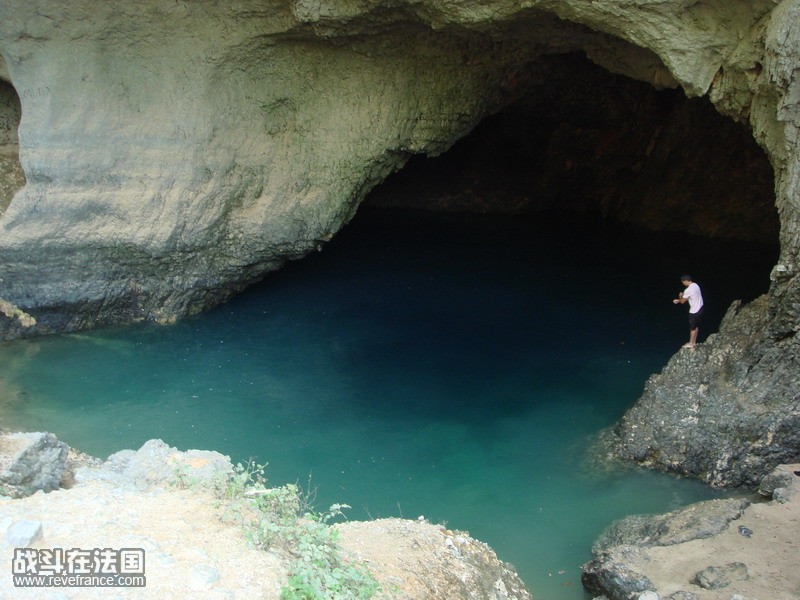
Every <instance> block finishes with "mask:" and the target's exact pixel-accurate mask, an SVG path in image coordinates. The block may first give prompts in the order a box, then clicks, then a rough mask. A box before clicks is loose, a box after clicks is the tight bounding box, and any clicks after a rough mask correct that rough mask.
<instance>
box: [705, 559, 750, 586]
mask: <svg viewBox="0 0 800 600" xmlns="http://www.w3.org/2000/svg"><path fill="white" fill-rule="evenodd" d="M749 577H750V575H749V573H748V571H747V565H745V564H744V563H741V562H732V563H728V564H726V565H723V566H719V567H717V566H710V567H706V568H705V569H703V570H702V571H700V572H699V573H697V574H696V575H695V576H694V579H692V583H695V584H697V585H699V586H700V587H701V588H704V589H706V590H720V589H722V588H726V587H728V586H729V585H730V584H731V583H733V582H734V581H742V580H745V579H748V578H749Z"/></svg>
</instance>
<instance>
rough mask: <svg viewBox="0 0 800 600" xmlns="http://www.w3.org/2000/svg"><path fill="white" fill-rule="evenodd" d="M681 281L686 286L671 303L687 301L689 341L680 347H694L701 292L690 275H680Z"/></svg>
mask: <svg viewBox="0 0 800 600" xmlns="http://www.w3.org/2000/svg"><path fill="white" fill-rule="evenodd" d="M681 283H682V284H683V285H684V286H686V289H685V290H684V291H682V292H679V293H678V297H677V298H676V299H675V300H673V301H672V303H673V304H686V303H687V302H688V303H689V341H688V342H687V343H686V344H684V345H683V346H681V347H682V348H694V347H695V346H696V345H697V332H698V330H699V329H698V328H699V327H700V319H701V318H702V316H703V294H702V293H701V292H700V286H699V285H697V284H696V283H694V282H693V281H692V276H691V275H681Z"/></svg>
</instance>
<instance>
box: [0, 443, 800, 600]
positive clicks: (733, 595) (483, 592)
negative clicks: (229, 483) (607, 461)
mask: <svg viewBox="0 0 800 600" xmlns="http://www.w3.org/2000/svg"><path fill="white" fill-rule="evenodd" d="M235 473H236V468H235V467H234V466H233V465H232V464H231V462H230V460H229V459H228V458H227V457H225V456H223V455H221V454H219V453H217V452H212V451H203V450H188V451H186V452H180V451H178V450H176V449H174V448H170V447H169V446H167V445H166V444H165V443H164V442H162V441H160V440H150V441H149V442H147V443H145V444H144V445H143V446H142V448H140V449H139V450H137V451H133V450H123V451H121V452H118V453H116V454H114V455H112V456H110V457H109V458H108V459H107V460H106V461H100V460H98V459H96V458H92V457H88V456H86V455H82V454H80V453H77V452H75V451H74V450H72V449H70V448H69V447H68V446H66V444H64V443H63V442H60V441H59V440H57V439H56V438H55V436H53V435H52V434H49V433H4V434H0V539H2V541H3V543H2V547H0V562H2V563H3V564H6V565H8V564H11V561H12V560H13V551H14V548H18V547H30V548H37V549H46V548H74V547H80V548H122V547H128V548H130V547H134V548H142V549H143V550H144V551H145V553H146V555H147V557H148V562H147V585H146V587H145V588H144V589H142V588H138V589H134V588H129V589H126V588H114V589H113V590H112V591H113V593H112V594H110V595H109V590H104V589H102V588H81V591H80V597H81V598H107V597H111V596H113V597H115V598H180V597H186V594H190V595H193V597H203V598H220V599H222V598H279V597H282V596H281V592H282V590H283V589H284V588H285V586H286V583H287V581H288V580H289V578H290V575H291V569H292V566H291V556H290V554H291V552H287V551H286V550H285V549H283V550H281V548H280V547H279V545H278V546H276V547H275V548H267V549H266V550H264V549H261V548H259V547H257V544H254V542H253V539H252V537H251V538H250V539H249V541H248V539H247V537H246V535H245V534H246V533H247V532H246V528H243V522H242V519H241V518H240V519H231V518H229V514H228V513H230V504H227V505H226V503H225V501H223V500H221V497H220V495H219V494H218V493H215V490H217V489H218V482H219V481H220V478H222V479H225V480H229V478H231V476H232V475H234V474H235ZM758 491H759V494H760V496H761V497H762V498H763V499H764V501H753V500H751V499H749V498H731V499H727V500H712V501H708V502H700V503H697V504H693V505H690V506H687V507H684V508H682V509H679V510H676V511H673V512H670V513H667V514H664V515H644V516H642V515H635V516H630V517H626V518H625V519H622V520H620V521H618V522H616V523H614V524H612V525H611V526H609V528H608V529H607V530H606V531H605V532H604V533H603V534H602V535H601V536H600V538H599V539H598V540H597V542H596V543H595V547H594V548H593V554H594V558H593V559H592V560H591V561H590V562H588V563H587V564H586V565H584V567H583V575H582V580H583V584H584V586H585V588H586V589H587V590H588V591H589V592H590V593H592V594H594V595H595V597H596V598H597V599H605V600H658V599H662V600H666V599H670V600H766V599H770V600H791V599H792V598H797V597H800V573H798V572H797V569H796V568H795V567H796V556H797V541H796V532H797V531H798V526H800V464H797V465H788V466H787V465H784V466H780V467H778V468H777V469H775V471H773V472H772V473H771V474H769V475H768V476H766V477H764V478H763V479H762V481H761V485H760V487H759V490H758ZM226 506H227V508H226ZM333 528H334V529H335V531H336V537H337V538H338V545H339V546H340V547H341V549H342V550H343V552H344V553H345V556H346V557H347V559H346V560H347V561H348V564H350V563H352V564H354V565H361V566H365V567H366V568H367V569H368V570H369V572H370V573H371V574H372V576H373V577H374V578H375V580H377V582H378V583H379V585H380V591H379V592H378V594H377V595H376V596H375V597H376V598H398V599H399V598H414V599H417V598H419V599H428V598H430V599H434V598H453V599H461V598H465V599H466V598H470V599H473V598H486V599H493V600H495V599H496V600H499V599H520V600H526V599H529V598H532V596H531V594H530V593H529V592H528V591H527V590H526V588H525V586H524V584H523V582H522V581H521V580H520V579H519V577H518V576H517V574H516V573H515V572H514V570H513V567H511V566H510V565H507V564H505V563H503V562H502V561H500V560H499V559H498V558H497V556H496V554H495V553H494V551H492V549H491V548H489V547H488V546H487V545H486V544H483V543H482V542H479V541H477V540H474V539H473V538H471V537H470V536H469V535H468V534H466V533H462V532H457V531H450V530H448V529H446V528H445V527H443V526H441V525H433V524H430V523H428V522H426V521H425V520H424V519H422V518H420V519H418V520H415V521H412V520H404V519H380V520H376V521H369V522H346V523H343V524H337V525H334V526H333ZM43 591H45V590H43V589H42V588H30V589H24V588H15V587H14V585H13V580H12V577H11V573H10V572H3V573H2V574H0V598H2V597H6V596H8V597H11V596H13V597H15V598H17V597H19V598H42V597H45V596H46V597H52V598H68V597H71V596H70V594H62V593H61V591H60V590H58V589H49V590H47V592H49V593H50V595H49V596H48V595H47V593H45V595H44V596H43V595H42V592H43ZM67 591H69V590H67Z"/></svg>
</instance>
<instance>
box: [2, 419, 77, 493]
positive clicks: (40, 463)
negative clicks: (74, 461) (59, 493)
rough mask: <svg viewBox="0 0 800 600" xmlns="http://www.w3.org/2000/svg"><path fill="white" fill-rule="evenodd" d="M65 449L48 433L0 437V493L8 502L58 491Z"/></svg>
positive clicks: (64, 467) (64, 471)
mask: <svg viewBox="0 0 800 600" xmlns="http://www.w3.org/2000/svg"><path fill="white" fill-rule="evenodd" d="M68 452H69V448H68V446H67V445H66V444H65V443H63V442H60V441H58V439H56V437H55V436H54V435H53V434H52V433H41V432H32V433H10V434H6V435H2V436H0V491H2V492H3V494H4V495H7V496H11V497H12V498H22V497H24V496H30V495H31V494H33V493H35V492H37V491H40V490H42V491H45V492H49V491H52V490H55V489H58V488H59V487H60V485H61V480H62V478H63V477H64V474H65V473H66V471H67V457H68Z"/></svg>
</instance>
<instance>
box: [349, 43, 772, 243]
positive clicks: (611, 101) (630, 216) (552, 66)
mask: <svg viewBox="0 0 800 600" xmlns="http://www.w3.org/2000/svg"><path fill="white" fill-rule="evenodd" d="M530 71H531V73H530V74H529V79H530V81H531V83H529V84H528V85H527V86H526V89H525V92H524V93H522V94H520V95H519V97H518V99H517V100H516V101H515V102H513V103H512V104H511V105H509V106H507V107H506V108H504V109H503V110H501V111H500V112H498V113H496V114H494V115H491V116H488V117H487V118H485V119H484V120H483V121H482V122H481V123H480V124H479V125H478V126H477V127H476V128H475V129H474V130H473V131H472V133H471V134H470V135H468V136H467V137H465V138H463V139H462V140H460V141H459V142H457V143H456V144H455V145H454V146H453V147H452V148H451V149H450V150H449V151H448V152H446V153H445V154H443V155H441V156H439V157H435V158H429V157H425V156H414V157H412V159H411V160H410V161H409V163H408V164H407V165H406V167H405V168H403V169H402V170H400V171H398V172H397V173H395V174H394V175H392V176H390V177H389V178H388V179H387V180H386V181H385V182H384V183H383V184H381V185H380V186H378V187H376V188H375V189H374V190H373V191H372V193H371V194H370V195H369V196H368V198H367V200H366V202H365V204H366V205H367V206H373V207H403V208H420V209H426V210H437V211H459V212H476V213H508V214H525V213H536V212H541V211H568V212H575V211H578V212H584V213H597V214H599V215H602V216H603V217H605V218H610V219H616V220H619V221H623V222H628V223H633V224H636V225H639V226H642V227H645V228H647V229H652V230H664V231H676V232H685V233H690V234H696V235H701V236H707V237H714V238H731V239H738V240H746V241H758V242H763V243H766V244H777V243H778V232H779V229H780V222H779V218H778V213H777V210H776V208H775V189H774V174H773V169H772V165H771V164H770V161H769V159H768V157H767V156H766V154H765V153H764V152H763V150H762V149H761V148H760V147H759V146H758V145H757V144H756V142H755V140H754V139H753V137H752V135H751V132H750V131H749V129H748V128H747V126H745V125H743V124H740V123H736V122H734V121H732V120H730V119H729V118H727V117H725V116H723V115H721V114H719V113H718V112H717V111H716V110H715V109H714V107H713V105H712V104H711V103H710V102H709V101H708V99H706V98H695V99H689V98H687V97H686V96H685V95H684V94H683V93H682V91H681V90H674V89H666V90H660V91H659V90H656V89H654V88H653V87H651V86H649V85H647V84H645V83H642V82H639V81H635V80H632V79H629V78H627V77H624V76H621V75H615V74H612V73H610V72H608V71H606V70H605V69H602V68H601V67H598V66H596V65H594V64H593V63H591V62H590V61H589V60H588V59H586V58H585V57H584V56H583V55H581V54H566V55H552V56H547V57H544V58H543V59H541V60H539V61H536V63H532V64H531V65H530Z"/></svg>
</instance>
